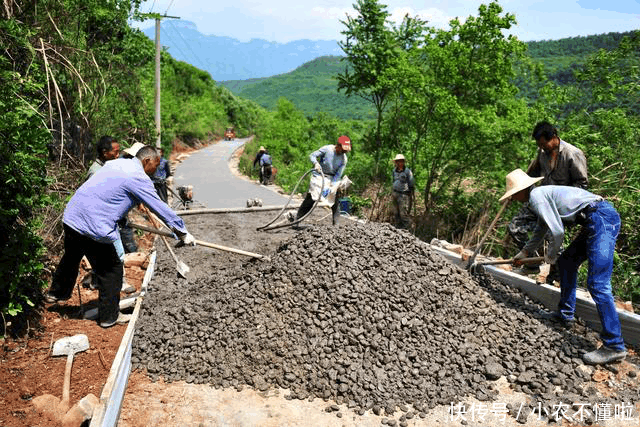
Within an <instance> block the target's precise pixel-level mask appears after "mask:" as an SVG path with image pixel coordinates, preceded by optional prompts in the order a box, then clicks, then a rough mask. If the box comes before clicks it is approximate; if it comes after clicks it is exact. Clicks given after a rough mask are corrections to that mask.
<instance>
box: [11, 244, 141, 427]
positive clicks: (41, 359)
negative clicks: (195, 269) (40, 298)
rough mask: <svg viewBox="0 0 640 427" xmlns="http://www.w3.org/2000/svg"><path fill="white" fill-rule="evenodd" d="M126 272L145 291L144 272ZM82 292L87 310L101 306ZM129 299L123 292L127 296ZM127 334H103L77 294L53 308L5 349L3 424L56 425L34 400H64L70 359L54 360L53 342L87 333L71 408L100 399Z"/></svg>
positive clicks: (114, 330)
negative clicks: (50, 397) (92, 397)
mask: <svg viewBox="0 0 640 427" xmlns="http://www.w3.org/2000/svg"><path fill="white" fill-rule="evenodd" d="M138 245H139V250H140V251H141V252H142V251H149V250H150V249H151V246H152V245H153V237H152V236H145V237H142V238H139V239H138ZM136 270H137V269H136ZM126 271H127V281H128V283H129V284H131V285H132V286H135V287H136V291H140V287H141V284H142V277H141V274H144V271H142V270H139V271H137V272H136V273H135V274H132V273H133V269H132V268H129V269H127V270H126ZM85 274H86V270H84V269H81V274H79V276H78V282H79V283H80V282H81V280H82V278H83V277H84V275H85ZM79 288H80V295H81V299H82V303H83V304H82V305H83V307H84V310H85V311H86V310H89V309H91V308H94V307H96V305H97V298H98V292H97V291H95V290H91V289H88V288H85V287H83V286H82V285H81V284H80V287H79ZM126 295H127V294H124V293H123V294H122V295H121V297H123V298H124V297H125V296H126ZM125 329H126V325H116V326H113V327H111V328H109V329H103V328H101V327H100V326H99V325H98V324H97V322H96V321H92V320H85V319H83V318H82V316H81V306H80V298H79V297H78V293H77V291H76V290H74V292H73V295H72V297H71V299H70V300H69V301H65V302H62V303H60V304H51V305H47V307H46V308H45V309H44V310H43V312H42V320H41V324H40V325H38V326H37V327H34V329H32V330H30V331H29V333H28V338H23V339H17V340H12V339H7V340H5V341H4V342H2V346H1V347H0V425H1V426H3V427H13V426H16V427H18V426H53V425H56V424H55V422H54V420H52V419H51V418H50V417H48V416H47V415H45V414H39V413H37V412H36V411H35V409H34V407H33V405H32V403H31V401H32V399H33V398H34V397H37V396H40V395H43V394H51V395H53V396H56V397H62V383H63V377H64V371H65V365H66V357H52V355H51V350H52V347H53V343H54V342H55V341H56V340H58V339H60V338H63V337H68V336H72V335H76V334H85V335H87V337H88V339H89V346H90V348H89V349H88V350H87V351H84V352H82V353H78V354H76V356H75V357H74V360H73V367H72V371H71V389H70V394H71V403H72V404H73V403H75V402H76V401H78V400H79V399H81V398H83V397H84V396H86V395H87V394H89V393H91V394H93V395H95V396H97V397H99V396H100V393H101V391H102V386H103V384H104V383H105V381H106V379H107V376H108V375H109V370H110V369H111V364H112V363H113V359H114V358H115V355H116V353H117V351H118V347H119V346H120V341H121V340H122V335H123V333H124V331H125Z"/></svg>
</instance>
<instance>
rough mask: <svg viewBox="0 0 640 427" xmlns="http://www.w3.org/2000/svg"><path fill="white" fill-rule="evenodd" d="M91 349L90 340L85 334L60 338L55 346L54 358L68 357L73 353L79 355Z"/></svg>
mask: <svg viewBox="0 0 640 427" xmlns="http://www.w3.org/2000/svg"><path fill="white" fill-rule="evenodd" d="M88 349H89V338H87V336H86V335H85V334H78V335H74V336H72V337H64V338H60V339H59V340H57V341H56V342H55V343H54V344H53V352H52V353H51V354H52V355H54V356H68V355H69V354H71V353H78V352H80V351H85V350H88Z"/></svg>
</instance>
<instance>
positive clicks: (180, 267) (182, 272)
mask: <svg viewBox="0 0 640 427" xmlns="http://www.w3.org/2000/svg"><path fill="white" fill-rule="evenodd" d="M167 188H168V187H167ZM144 210H146V211H147V214H148V215H149V219H150V220H151V223H152V224H153V225H154V226H155V227H156V228H157V227H158V225H157V223H156V221H158V222H160V223H162V222H161V221H160V219H158V217H157V216H155V215H154V214H153V212H151V211H150V210H149V209H147V208H146V207H145V209H144ZM169 235H171V233H170V234H169ZM160 238H161V239H162V241H163V242H164V245H165V246H166V248H167V250H168V251H169V253H170V254H171V257H172V258H173V260H174V261H175V262H176V271H177V272H178V276H180V277H182V278H183V279H186V278H187V273H188V272H189V271H191V269H190V268H189V266H188V265H187V264H185V263H184V262H183V261H181V260H179V259H178V257H177V256H176V254H175V252H173V249H171V245H169V242H167V239H166V238H165V237H164V236H161V237H160Z"/></svg>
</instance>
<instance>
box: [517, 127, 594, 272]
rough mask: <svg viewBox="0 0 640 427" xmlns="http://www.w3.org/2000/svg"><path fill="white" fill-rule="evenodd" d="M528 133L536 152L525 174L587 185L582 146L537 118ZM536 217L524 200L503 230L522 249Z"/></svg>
mask: <svg viewBox="0 0 640 427" xmlns="http://www.w3.org/2000/svg"><path fill="white" fill-rule="evenodd" d="M531 136H532V137H533V139H534V140H535V141H536V145H537V146H538V155H537V156H536V158H535V159H534V160H533V161H532V162H531V164H530V165H529V168H528V169H527V175H529V176H531V177H534V178H536V177H541V178H542V182H541V183H540V185H567V186H570V187H578V188H582V189H585V190H586V189H587V184H588V182H589V180H588V177H587V158H586V157H585V155H584V153H583V152H582V150H580V149H579V148H578V147H575V146H573V145H571V144H569V143H568V142H566V141H563V140H561V139H560V137H559V136H558V129H557V128H556V127H555V126H553V125H552V124H551V123H549V122H546V121H543V122H539V123H537V124H536V125H535V127H534V128H533V132H532V133H531ZM536 222H537V217H536V215H535V213H533V212H532V211H531V209H529V204H528V203H523V204H522V208H521V209H520V211H519V212H518V213H517V214H516V216H514V217H513V219H512V220H511V222H510V223H509V225H508V226H507V231H508V233H509V235H510V236H511V238H512V239H513V241H514V243H515V244H516V246H517V247H518V249H522V248H523V247H524V245H525V243H526V242H527V240H529V232H531V231H533V230H534V229H535V227H536ZM556 270H557V266H556V265H552V266H551V271H550V272H549V276H548V280H547V282H548V283H551V281H552V280H553V279H554V278H556V274H557V273H556Z"/></svg>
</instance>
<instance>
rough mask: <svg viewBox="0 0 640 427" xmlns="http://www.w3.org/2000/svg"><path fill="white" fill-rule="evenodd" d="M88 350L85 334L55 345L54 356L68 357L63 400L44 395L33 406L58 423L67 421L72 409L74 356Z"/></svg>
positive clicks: (59, 341)
mask: <svg viewBox="0 0 640 427" xmlns="http://www.w3.org/2000/svg"><path fill="white" fill-rule="evenodd" d="M88 349H89V338H87V336H86V335H84V334H78V335H74V336H72V337H65V338H60V339H59V340H57V341H56V342H55V343H54V344H53V351H52V352H51V354H52V355H53V356H67V365H66V367H65V369H64V380H63V383H62V400H60V399H59V398H57V397H56V396H53V395H51V394H43V395H41V396H38V397H35V398H34V399H33V405H34V406H35V407H36V409H37V410H38V411H39V412H41V413H44V414H48V415H49V416H50V417H52V418H54V419H56V420H57V421H58V422H62V421H63V420H64V419H65V417H66V415H67V413H68V411H69V408H70V407H71V403H70V400H71V397H70V392H69V391H70V388H71V366H72V365H73V356H75V354H76V353H79V352H81V351H85V350H88ZM91 396H93V395H91ZM94 399H95V401H97V400H98V399H97V398H95V396H94ZM83 400H85V399H83ZM85 406H86V405H85ZM93 406H95V405H93ZM85 409H86V412H89V409H91V412H92V408H85ZM65 425H66V424H65Z"/></svg>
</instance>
